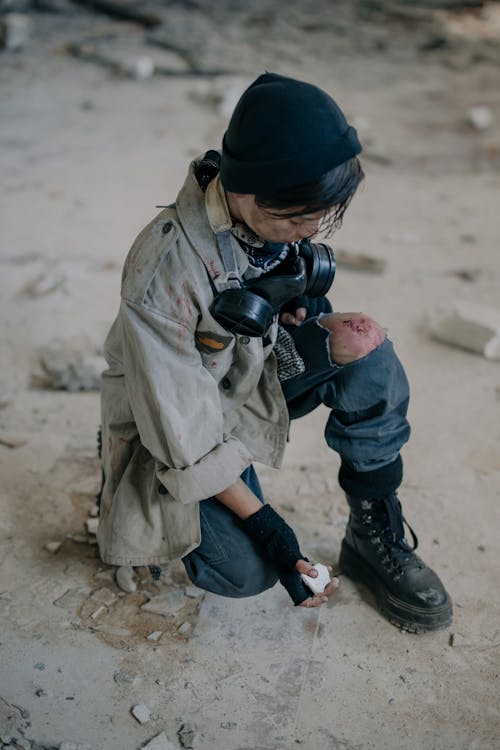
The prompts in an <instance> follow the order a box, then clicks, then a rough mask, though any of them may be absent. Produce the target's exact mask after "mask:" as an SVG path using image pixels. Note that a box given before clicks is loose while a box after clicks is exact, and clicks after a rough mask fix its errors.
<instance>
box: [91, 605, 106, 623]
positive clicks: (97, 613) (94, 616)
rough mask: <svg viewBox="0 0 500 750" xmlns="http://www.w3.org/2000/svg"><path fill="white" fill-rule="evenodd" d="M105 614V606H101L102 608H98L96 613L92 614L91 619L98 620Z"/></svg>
mask: <svg viewBox="0 0 500 750" xmlns="http://www.w3.org/2000/svg"><path fill="white" fill-rule="evenodd" d="M103 612H106V607H105V606H104V604H101V606H100V607H98V608H97V609H96V610H95V612H92V614H91V615H90V616H91V618H92V619H93V620H97V618H98V617H100V616H101V615H102V613H103Z"/></svg>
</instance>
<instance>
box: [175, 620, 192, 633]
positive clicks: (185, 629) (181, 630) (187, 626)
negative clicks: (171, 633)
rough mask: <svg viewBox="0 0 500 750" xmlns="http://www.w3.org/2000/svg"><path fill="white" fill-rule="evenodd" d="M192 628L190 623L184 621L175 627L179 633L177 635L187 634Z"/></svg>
mask: <svg viewBox="0 0 500 750" xmlns="http://www.w3.org/2000/svg"><path fill="white" fill-rule="evenodd" d="M192 629H193V626H192V625H191V623H190V622H187V621H186V622H183V623H182V625H181V626H180V627H179V628H177V632H178V633H179V635H189V634H190V632H191V631H192Z"/></svg>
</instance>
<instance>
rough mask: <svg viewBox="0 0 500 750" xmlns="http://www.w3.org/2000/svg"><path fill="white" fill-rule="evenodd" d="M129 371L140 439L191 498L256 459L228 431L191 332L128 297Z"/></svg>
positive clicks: (173, 488) (226, 481)
mask: <svg viewBox="0 0 500 750" xmlns="http://www.w3.org/2000/svg"><path fill="white" fill-rule="evenodd" d="M119 317H120V321H121V326H122V331H121V340H122V347H123V351H122V354H123V368H124V375H125V384H126V389H127V395H128V398H129V402H130V406H131V410H132V414H133V416H134V419H135V421H136V424H137V428H138V431H139V435H140V439H141V442H142V444H143V445H144V446H145V448H146V449H147V450H148V451H149V452H150V453H151V455H152V456H153V457H154V458H155V459H156V461H157V462H158V466H157V476H158V478H159V480H160V481H161V482H162V484H163V485H164V486H165V487H166V488H167V490H168V492H169V493H170V495H172V497H174V498H175V499H176V500H179V501H180V502H182V503H189V502H194V501H198V500H203V499H205V498H208V497H211V496H212V495H215V494H217V493H218V492H221V491H222V490H225V489H226V488H227V487H229V485H231V484H232V483H233V482H235V481H236V479H237V478H238V477H239V476H240V474H241V473H242V471H243V470H244V469H245V468H246V467H247V466H248V465H249V464H250V463H251V462H252V457H251V456H250V454H249V452H248V450H247V449H246V448H245V446H244V445H243V444H242V443H241V442H240V441H239V440H238V439H237V438H235V437H233V436H225V435H224V434H223V413H222V408H221V403H220V397H219V391H218V385H217V382H216V381H215V379H214V378H213V377H212V376H211V375H210V373H209V372H208V371H207V370H206V369H205V368H204V366H203V363H202V360H201V357H200V354H199V352H198V350H197V349H196V347H195V345H194V336H193V332H192V331H191V329H190V328H189V327H188V326H187V325H185V324H184V323H182V321H178V320H174V319H173V318H170V317H168V316H165V315H164V314H162V313H159V312H158V311H156V310H152V309H151V308H148V307H146V306H143V305H138V304H135V303H133V302H130V301H127V300H123V301H122V303H121V308H120V316H119Z"/></svg>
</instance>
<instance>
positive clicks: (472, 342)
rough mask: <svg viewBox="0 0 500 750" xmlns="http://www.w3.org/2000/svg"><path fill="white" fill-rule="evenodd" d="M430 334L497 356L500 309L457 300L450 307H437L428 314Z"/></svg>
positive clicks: (445, 341) (463, 346) (469, 348)
mask: <svg viewBox="0 0 500 750" xmlns="http://www.w3.org/2000/svg"><path fill="white" fill-rule="evenodd" d="M427 326H428V329H429V332H430V334H431V336H433V337H434V338H436V339H438V340H439V341H442V342H444V343H445V344H452V345H453V346H457V347H460V348H462V349H467V350H468V351H472V352H476V353H477V354H482V355H483V357H486V359H495V360H496V359H500V309H497V308H492V307H487V306H483V305H473V304H470V303H457V304H456V305H455V307H454V309H453V310H446V311H444V310H436V311H435V312H434V313H431V314H430V315H429V316H428V317H427Z"/></svg>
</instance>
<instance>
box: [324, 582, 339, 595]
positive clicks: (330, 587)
mask: <svg viewBox="0 0 500 750" xmlns="http://www.w3.org/2000/svg"><path fill="white" fill-rule="evenodd" d="M339 586H340V581H339V579H338V578H332V580H331V581H330V583H329V584H328V586H326V587H325V590H324V591H323V593H322V594H321V596H327V597H328V596H331V595H332V594H333V593H334V592H335V591H336V590H337V589H338V588H339Z"/></svg>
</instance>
